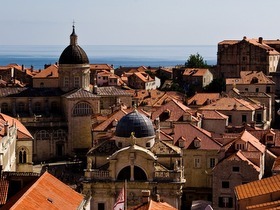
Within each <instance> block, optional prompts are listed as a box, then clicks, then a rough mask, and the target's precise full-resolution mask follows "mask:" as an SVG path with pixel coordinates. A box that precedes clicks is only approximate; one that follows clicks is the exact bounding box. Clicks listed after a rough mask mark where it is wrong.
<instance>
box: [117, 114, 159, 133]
mask: <svg viewBox="0 0 280 210" xmlns="http://www.w3.org/2000/svg"><path fill="white" fill-rule="evenodd" d="M132 132H134V136H135V137H136V138H142V137H148V136H154V135H155V131H154V126H153V124H152V121H151V120H150V119H149V118H148V117H146V116H145V115H143V114H141V113H139V112H138V111H137V110H134V111H133V112H131V113H129V114H127V115H125V116H124V117H122V118H121V119H120V121H119V122H118V124H117V127H116V136H118V137H126V138H127V137H130V136H131V133H132Z"/></svg>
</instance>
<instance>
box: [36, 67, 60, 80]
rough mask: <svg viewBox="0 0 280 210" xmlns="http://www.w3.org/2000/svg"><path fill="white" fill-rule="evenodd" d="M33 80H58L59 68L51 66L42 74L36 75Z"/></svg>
mask: <svg viewBox="0 0 280 210" xmlns="http://www.w3.org/2000/svg"><path fill="white" fill-rule="evenodd" d="M33 78H35V79H37V78H52V79H53V78H58V67H57V65H55V64H54V65H51V66H49V67H47V68H46V69H44V70H42V71H41V72H40V73H38V74H36V75H35V76H34V77H33Z"/></svg>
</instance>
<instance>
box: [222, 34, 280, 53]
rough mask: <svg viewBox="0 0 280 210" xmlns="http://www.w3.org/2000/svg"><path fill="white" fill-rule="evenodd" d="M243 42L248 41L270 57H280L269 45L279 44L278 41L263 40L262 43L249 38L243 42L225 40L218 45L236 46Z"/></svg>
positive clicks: (244, 38) (245, 38)
mask: <svg viewBox="0 0 280 210" xmlns="http://www.w3.org/2000/svg"><path fill="white" fill-rule="evenodd" d="M242 41H246V42H248V43H250V44H252V45H255V46H258V47H260V48H262V49H264V50H266V51H267V53H268V54H270V55H278V54H279V52H277V51H276V50H275V49H274V48H272V47H270V46H269V45H268V44H269V43H274V44H278V43H279V42H276V41H272V40H267V41H266V40H263V41H262V42H260V40H259V39H255V38H253V39H248V38H247V37H245V36H244V37H243V40H224V41H221V42H219V43H218V45H234V44H238V43H239V42H242Z"/></svg>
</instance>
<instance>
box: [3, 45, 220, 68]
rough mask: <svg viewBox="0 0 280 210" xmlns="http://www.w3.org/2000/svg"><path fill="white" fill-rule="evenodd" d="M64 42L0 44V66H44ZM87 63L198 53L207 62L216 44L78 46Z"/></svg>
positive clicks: (152, 61) (154, 62) (176, 61)
mask: <svg viewBox="0 0 280 210" xmlns="http://www.w3.org/2000/svg"><path fill="white" fill-rule="evenodd" d="M65 47H67V46H62V45H0V66H5V65H8V64H10V63H17V64H19V65H25V66H26V67H30V66H31V65H33V66H34V69H43V68H44V65H45V64H54V63H55V62H58V59H59V56H60V54H61V53H62V51H63V50H64V49H65ZM81 47H82V48H83V49H84V50H85V52H86V53H87V55H88V58H89V60H90V63H94V64H95V63H96V64H97V63H106V64H110V65H114V67H115V68H117V67H119V66H141V65H144V66H152V67H158V66H164V67H168V66H175V65H182V64H184V63H185V62H186V60H187V59H188V57H189V56H190V55H191V54H196V53H199V54H200V55H201V56H202V57H203V58H204V60H205V61H206V62H207V64H209V65H215V64H216V62H217V46H216V45H86V46H81Z"/></svg>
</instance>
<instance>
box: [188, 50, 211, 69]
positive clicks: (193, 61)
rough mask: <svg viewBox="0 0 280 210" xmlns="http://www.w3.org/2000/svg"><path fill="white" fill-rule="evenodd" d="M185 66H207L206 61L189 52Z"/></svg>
mask: <svg viewBox="0 0 280 210" xmlns="http://www.w3.org/2000/svg"><path fill="white" fill-rule="evenodd" d="M185 67H187V68H206V67H207V62H206V61H204V58H203V57H202V56H201V55H200V54H198V53H196V54H195V55H194V54H191V55H190V56H189V58H188V60H187V62H186V63H185Z"/></svg>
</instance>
